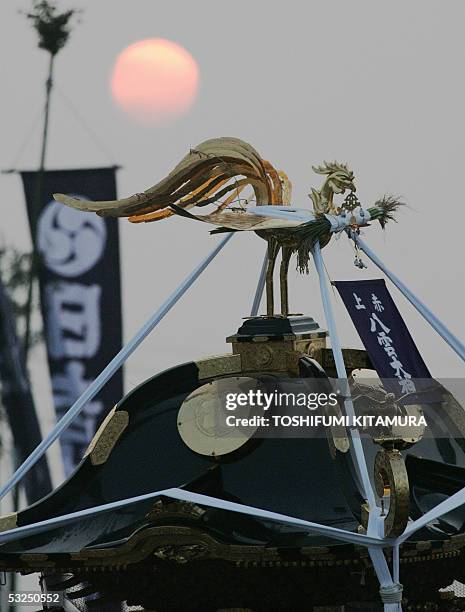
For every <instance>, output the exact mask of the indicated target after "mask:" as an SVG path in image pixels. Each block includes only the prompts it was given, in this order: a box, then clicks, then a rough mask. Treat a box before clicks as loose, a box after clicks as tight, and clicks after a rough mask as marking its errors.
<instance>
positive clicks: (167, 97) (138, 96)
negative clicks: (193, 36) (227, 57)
mask: <svg viewBox="0 0 465 612" xmlns="http://www.w3.org/2000/svg"><path fill="white" fill-rule="evenodd" d="M198 82H199V69H198V66H197V63H196V61H195V60H194V58H193V57H192V55H191V54H190V53H189V52H188V51H186V49H184V48H183V47H181V46H180V45H178V44H176V43H174V42H172V41H170V40H164V39H163V38H149V39H146V40H141V41H139V42H136V43H134V44H132V45H129V47H126V49H124V50H123V51H122V52H121V53H120V54H119V55H118V58H117V60H116V62H115V66H114V68H113V73H112V76H111V91H112V94H113V98H114V99H115V101H116V103H117V104H118V106H120V107H121V108H122V109H123V110H124V111H126V112H127V113H128V114H129V115H130V116H131V117H132V118H133V119H135V120H137V121H139V122H141V123H151V124H155V125H160V124H163V123H167V122H169V121H171V120H173V119H174V118H176V117H180V116H181V115H184V114H185V113H186V112H187V111H188V110H189V108H190V107H191V106H192V104H193V102H194V100H195V97H196V95H197V89H198Z"/></svg>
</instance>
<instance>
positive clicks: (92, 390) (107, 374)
mask: <svg viewBox="0 0 465 612" xmlns="http://www.w3.org/2000/svg"><path fill="white" fill-rule="evenodd" d="M232 236H233V234H232V233H231V234H227V235H226V236H225V237H224V238H223V240H221V242H219V243H218V244H217V245H216V247H215V248H214V249H213V251H211V253H210V254H209V255H207V257H205V259H203V260H202V261H201V262H200V264H199V265H198V266H197V267H196V268H194V270H193V271H192V272H191V273H190V274H189V276H188V277H187V278H186V279H185V280H184V281H183V282H182V283H181V284H180V285H179V287H178V288H177V289H176V290H175V291H174V292H173V293H172V294H171V295H170V296H169V297H168V299H167V300H165V302H164V303H163V304H162V305H161V306H160V308H159V309H158V310H157V311H156V312H155V313H154V314H153V315H152V316H151V317H150V319H149V320H148V321H147V322H146V323H145V325H143V326H142V328H141V329H140V330H139V331H138V332H137V334H136V335H135V336H134V337H133V338H132V339H131V340H130V341H129V342H128V343H127V344H126V346H123V348H122V349H121V350H120V351H119V353H117V354H116V355H115V356H114V357H113V359H112V360H111V361H110V363H109V364H108V365H107V366H106V367H105V368H104V369H103V370H102V371H101V372H100V374H99V375H98V376H97V378H96V379H95V380H94V381H93V382H92V383H91V384H90V385H89V386H88V387H87V389H86V390H85V391H84V393H83V394H82V395H81V396H80V397H79V398H78V399H77V400H76V401H75V402H74V404H73V405H72V406H71V408H69V410H68V411H67V412H66V413H65V415H64V416H63V417H62V418H61V419H60V420H59V421H58V423H57V424H56V425H55V427H54V428H53V429H52V431H51V432H50V433H49V434H48V435H47V436H46V437H45V438H44V439H43V440H42V442H41V443H40V444H39V445H38V446H37V447H36V448H35V449H34V450H33V451H32V453H31V454H30V455H29V457H27V459H25V460H24V461H23V463H22V464H21V465H20V466H19V468H18V469H17V470H16V472H15V473H14V474H13V475H12V476H11V478H10V479H9V480H8V482H7V483H6V484H5V485H4V486H3V487H2V488H1V489H0V499H2V498H3V497H4V496H5V495H6V494H7V493H8V492H9V491H10V490H11V489H12V488H13V487H14V486H15V485H16V484H17V483H18V482H19V481H20V480H21V479H22V478H23V476H25V475H26V474H27V473H28V471H29V470H30V469H31V468H32V466H33V465H35V464H36V463H37V461H38V460H39V459H40V458H41V457H42V455H43V454H44V453H45V452H46V451H47V449H48V448H49V446H50V445H51V444H52V443H53V442H54V441H55V440H56V439H57V438H58V436H59V435H60V434H61V433H62V432H63V431H64V430H65V429H67V428H68V427H69V425H70V424H71V423H72V422H73V421H74V419H75V418H76V417H77V416H78V415H79V414H80V412H81V411H82V410H83V408H84V407H85V405H86V404H87V402H89V401H90V400H91V399H92V398H93V397H95V396H96V395H97V393H98V392H99V391H100V389H101V388H102V387H103V386H104V385H105V384H106V383H107V382H108V380H109V379H110V378H111V377H112V376H113V374H114V373H115V372H116V371H117V370H118V369H119V368H120V367H121V366H122V365H123V363H124V362H125V361H126V359H127V358H128V357H129V356H130V355H131V354H132V353H133V352H134V351H135V350H136V348H137V347H138V346H139V344H141V342H142V341H143V340H144V339H145V338H146V337H147V336H148V335H149V334H150V332H151V331H152V330H153V329H154V328H155V327H156V326H157V325H158V323H160V321H161V320H162V319H163V318H164V316H165V315H166V314H167V313H168V312H169V311H170V310H171V308H173V306H174V305H175V304H176V302H177V301H178V300H179V299H180V298H181V297H182V296H183V295H184V294H185V293H186V291H187V290H188V289H189V287H190V286H191V285H192V284H193V283H194V282H195V280H196V279H197V278H198V277H199V276H200V274H201V273H202V272H203V271H204V270H205V268H206V267H207V266H208V265H209V264H210V263H211V261H212V260H213V259H214V258H215V257H216V256H217V255H218V253H219V252H220V251H221V249H222V248H223V247H224V246H225V245H226V243H227V242H228V241H229V240H230V239H231V238H232Z"/></svg>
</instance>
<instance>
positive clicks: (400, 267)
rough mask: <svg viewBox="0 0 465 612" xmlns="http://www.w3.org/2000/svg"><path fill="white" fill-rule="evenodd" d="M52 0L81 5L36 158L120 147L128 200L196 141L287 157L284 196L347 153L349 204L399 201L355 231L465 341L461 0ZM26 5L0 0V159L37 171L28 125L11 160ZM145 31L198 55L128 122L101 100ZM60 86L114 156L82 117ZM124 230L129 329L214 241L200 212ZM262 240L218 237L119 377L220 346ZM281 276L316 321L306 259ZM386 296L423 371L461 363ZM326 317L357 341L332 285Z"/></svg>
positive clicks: (34, 100)
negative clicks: (174, 106) (301, 269)
mask: <svg viewBox="0 0 465 612" xmlns="http://www.w3.org/2000/svg"><path fill="white" fill-rule="evenodd" d="M59 4H60V6H62V7H63V8H68V7H69V6H76V7H81V8H83V9H84V13H83V16H82V23H81V24H79V25H78V26H76V29H75V32H74V33H73V35H72V38H71V40H70V42H69V44H68V46H67V47H66V49H65V50H64V51H63V52H62V53H61V54H60V55H59V56H58V59H57V63H56V85H57V91H56V92H55V95H54V98H53V105H52V118H51V135H50V149H49V155H48V166H49V167H50V168H63V167H66V168H68V167H79V166H81V167H82V166H86V167H88V166H91V165H94V164H95V165H106V164H108V163H112V162H113V161H116V162H118V163H120V164H121V165H122V166H123V169H122V170H121V171H120V172H119V173H118V187H119V194H120V195H121V196H125V195H129V194H131V193H134V192H136V191H142V190H144V189H146V188H147V187H149V186H150V185H152V184H154V183H155V182H157V181H158V180H159V179H160V178H162V177H163V176H164V175H165V174H166V173H167V172H168V171H169V170H170V169H171V168H172V167H173V166H174V165H175V164H176V163H177V162H178V160H179V159H180V158H181V157H182V156H183V155H184V154H185V153H186V152H187V151H188V149H189V148H190V147H192V146H194V145H196V144H198V143H199V142H201V141H202V140H204V139H206V138H211V137H215V136H226V135H228V136H237V137H239V138H243V139H244V140H246V141H248V142H250V143H251V144H253V145H254V146H255V147H256V148H257V149H258V151H259V152H260V153H261V154H262V155H263V157H265V158H266V159H269V160H270V161H271V162H272V163H273V164H274V165H275V166H276V167H278V168H283V169H284V170H286V172H287V173H288V174H289V177H290V179H291V180H292V182H293V184H294V204H295V205H296V206H299V207H309V206H310V205H311V202H310V200H309V199H308V197H307V194H308V192H309V191H310V187H311V186H315V187H318V186H319V185H320V183H321V178H320V177H319V176H317V175H315V174H314V173H313V172H312V170H311V164H315V163H319V162H321V161H322V160H324V159H337V160H340V161H347V162H348V163H349V164H350V166H351V167H352V168H353V170H354V172H355V174H356V177H357V186H358V196H359V198H360V200H361V201H362V203H363V204H365V205H371V204H372V203H373V202H374V201H375V199H377V198H378V197H379V196H381V195H383V194H384V193H393V194H396V195H401V196H403V198H404V199H405V201H406V202H408V203H409V204H410V206H411V208H409V209H407V210H405V211H403V212H402V213H401V214H400V215H399V223H398V224H397V225H395V224H393V225H390V226H388V228H387V231H386V232H385V233H384V234H383V232H382V231H381V230H380V229H379V228H378V227H375V226H373V227H370V228H369V231H367V233H366V240H367V242H368V243H369V244H370V245H371V246H372V247H373V248H374V249H375V250H376V251H377V253H378V254H379V255H380V256H381V257H382V258H383V259H384V261H385V262H386V263H387V264H388V265H389V266H390V267H391V268H392V269H393V270H394V271H396V272H397V273H398V274H399V275H400V277H401V278H402V279H403V280H404V281H405V282H406V283H407V284H408V285H409V286H410V287H411V288H412V289H413V290H414V291H415V292H416V293H417V294H418V295H419V296H420V297H421V298H422V299H423V300H424V301H425V302H426V303H427V304H428V305H429V306H430V308H431V309H432V310H433V311H434V312H435V313H436V314H437V315H438V316H439V317H440V318H442V319H443V320H445V321H446V322H447V324H448V325H449V327H450V328H451V330H452V331H453V332H455V333H456V334H457V335H458V336H459V337H461V338H462V339H463V338H464V337H465V331H464V326H463V314H464V305H465V298H464V290H463V289H464V244H463V217H464V210H465V209H464V201H463V200H464V196H463V193H464V185H463V181H464V176H465V174H464V127H465V113H464V101H465V99H464V98H465V96H464V93H465V86H464V74H465V71H464V59H465V58H464V55H465V53H464V51H465V43H464V38H463V24H464V22H465V4H464V3H463V2H462V1H461V0H456V1H453V0H449V1H448V2H440V1H439V0H437V1H435V2H431V1H429V0H428V1H425V0H421V1H420V0H415V1H412V0H411V1H409V2H406V1H405V0H403V1H398V0H396V1H393V0H391V1H390V2H374V1H372V0H365V1H351V2H347V1H342V0H341V1H332V2H303V1H300V0H299V1H297V0H294V1H288V2H286V3H282V2H279V3H278V2H271V1H267V2H265V1H254V2H251V1H250V0H249V1H247V2H245V1H243V0H236V1H235V2H229V3H227V2H206V1H201V0H197V1H196V2H179V1H177V0H171V1H170V2H154V1H153V0H136V1H132V2H129V1H123V0H121V1H118V2H114V1H111V0H99V1H98V2H86V1H84V0H75V2H74V3H73V4H72V5H70V4H69V3H68V2H60V3H59ZM27 6H28V3H27V2H19V1H9V2H8V1H6V2H2V4H1V8H0V13H1V14H0V22H1V23H2V26H3V28H2V36H1V37H0V57H1V58H2V59H1V64H0V65H1V81H0V82H1V84H2V96H1V105H2V112H1V115H0V116H1V119H0V121H1V125H0V130H1V135H2V142H1V157H0V166H1V167H10V166H11V164H12V163H14V164H15V165H16V167H19V168H34V167H36V165H37V161H38V154H39V135H40V129H39V125H37V127H36V131H35V132H34V134H33V137H32V139H31V140H30V141H29V142H28V144H27V146H26V147H25V149H24V151H23V154H22V156H21V158H20V159H19V160H16V159H15V156H16V154H17V153H18V150H19V149H20V147H21V143H22V142H23V140H24V138H25V137H26V135H27V134H28V133H29V131H30V126H31V124H32V123H33V122H34V118H35V117H36V116H37V114H38V113H40V109H41V105H42V103H43V80H44V77H45V73H46V65H47V57H46V54H45V53H44V52H41V51H38V50H37V48H36V38H35V33H34V32H33V31H32V30H31V28H30V26H29V24H28V23H26V21H25V19H24V18H23V17H22V16H20V15H19V14H18V10H19V9H20V8H21V7H27ZM149 37H163V38H167V39H171V40H173V41H175V42H178V43H179V44H181V45H182V46H184V47H185V48H186V49H187V50H188V51H189V52H190V53H191V54H192V55H193V56H194V58H195V59H196V61H197V62H198V65H199V69H200V90H199V95H198V99H197V101H196V103H195V105H194V107H193V108H192V110H191V112H190V113H189V114H187V115H186V116H185V117H183V118H182V119H181V120H178V121H177V122H175V123H172V124H170V125H168V126H165V127H163V128H159V127H158V128H148V127H147V128H144V127H141V126H140V125H138V124H136V123H133V122H132V121H131V120H130V119H129V118H127V117H126V116H125V115H123V114H122V112H121V111H120V110H118V109H117V108H116V107H115V106H114V104H113V102H112V100H111V97H110V92H109V76H110V72H111V68H112V65H113V62H114V60H115V58H116V56H117V54H118V53H119V52H120V51H121V50H122V49H123V48H124V47H125V46H127V45H128V44H130V43H132V42H135V41H137V40H140V39H142V38H149ZM66 99H70V100H72V104H73V105H74V107H76V108H77V109H78V112H79V114H80V115H81V116H82V117H83V118H84V120H85V122H86V123H87V124H88V125H89V126H90V127H91V129H92V131H93V132H94V133H96V134H97V137H98V139H99V140H100V141H101V142H102V143H104V146H105V148H106V149H108V151H109V152H110V153H111V155H110V158H109V157H108V156H107V155H106V154H105V153H104V152H102V151H101V150H100V148H99V147H97V146H96V145H95V143H94V142H93V141H92V139H91V138H89V136H88V135H87V134H86V132H85V130H83V128H82V125H81V124H80V123H79V122H78V121H77V120H76V118H75V116H74V115H73V113H72V112H71V111H70V109H69V107H68V106H67V103H66V102H65V100H66ZM0 189H1V193H2V221H1V224H2V227H1V237H2V240H3V241H5V242H7V243H8V244H15V245H18V246H21V247H26V246H27V245H28V244H29V237H28V229H27V224H26V216H25V206H24V198H23V194H22V190H21V186H20V180H19V177H17V176H0ZM120 228H121V241H122V275H123V277H122V278H123V289H124V293H123V299H124V333H125V337H126V338H127V339H128V338H129V337H130V336H131V335H132V334H133V333H134V332H135V331H136V330H137V328H138V327H139V326H140V325H141V324H142V323H143V322H144V321H145V320H146V319H147V318H148V316H149V315H150V314H151V313H152V311H153V310H154V309H155V308H156V307H158V305H159V304H160V303H161V302H162V301H163V300H164V299H165V297H166V296H167V294H168V293H169V292H170V291H172V290H173V289H174V288H175V287H176V285H177V284H178V283H179V282H180V281H181V280H182V279H183V278H184V276H185V275H187V274H188V273H189V272H190V270H191V269H192V268H193V266H194V265H195V264H196V263H197V262H198V261H199V260H200V259H201V258H203V257H204V256H205V254H206V253H207V252H208V251H210V250H211V249H212V247H213V245H214V244H215V242H216V241H217V240H218V238H217V237H211V236H210V235H209V233H208V231H209V228H208V227H207V226H205V225H203V224H195V223H193V222H190V221H189V220H186V219H170V220H168V221H164V222H161V223H153V224H146V225H137V226H134V225H130V224H129V223H127V222H126V221H125V220H122V221H121V222H120ZM264 249H265V242H264V241H262V240H260V239H259V238H258V237H256V236H255V235H253V234H251V235H239V236H236V237H235V238H234V239H233V240H232V241H231V243H230V244H229V245H228V246H227V248H226V249H225V250H224V251H223V253H222V254H221V255H220V256H219V257H218V258H217V259H216V260H215V262H214V264H213V265H212V266H211V267H210V268H209V269H208V270H207V272H206V273H205V274H204V275H203V276H202V277H201V279H200V280H199V282H198V283H197V284H196V286H195V287H194V288H193V289H192V290H191V291H190V292H189V293H188V294H187V295H186V296H185V297H184V298H183V299H182V301H181V303H180V304H178V305H177V306H176V309H175V310H174V311H173V312H171V313H170V314H169V315H168V316H167V317H166V319H165V320H164V322H163V323H162V324H161V325H160V326H159V328H158V329H157V330H156V332H155V333H154V334H153V335H152V337H151V338H150V339H149V340H147V341H146V343H145V344H144V345H143V346H142V347H141V348H140V349H139V350H138V352H137V353H136V355H134V356H133V358H132V359H131V361H130V363H129V364H128V367H127V370H126V388H127V389H128V390H129V389H130V388H132V387H133V386H134V385H135V384H137V383H138V382H140V381H141V380H143V379H144V378H147V377H148V376H150V375H152V374H154V373H156V372H157V371H159V370H161V369H163V368H165V367H168V366H171V365H174V364H176V363H179V362H182V361H187V360H190V359H193V358H196V357H199V356H202V355H208V354H217V353H222V352H226V351H228V350H229V348H228V347H227V346H226V344H225V342H224V338H225V337H226V335H228V334H230V333H232V332H234V331H235V330H236V328H237V327H238V325H239V324H240V323H241V317H243V316H247V315H248V314H249V311H250V306H251V302H252V297H253V291H254V288H255V284H256V280H257V276H258V271H259V268H260V264H261V260H262V256H263V253H264ZM324 255H325V259H326V264H327V268H328V272H329V274H330V276H331V277H332V278H333V279H349V278H368V277H370V276H372V277H379V276H380V274H379V273H378V272H377V271H376V269H374V268H373V266H371V265H370V266H369V270H368V271H364V272H361V271H359V270H358V269H357V268H355V267H354V266H353V259H354V255H353V251H352V249H351V247H349V245H348V242H347V240H346V239H345V238H344V237H342V238H341V239H340V240H339V241H338V242H336V241H334V240H333V241H332V243H331V245H330V246H329V247H328V248H327V249H325V250H324ZM292 268H293V269H294V266H293V265H292ZM291 276H292V278H291V307H292V309H293V311H295V312H304V313H306V314H309V315H312V316H314V317H315V318H316V319H317V320H318V321H319V322H320V323H321V324H322V325H324V318H323V314H322V307H321V302H320V297H319V293H318V286H317V282H316V274H315V272H314V271H313V270H312V271H311V274H310V275H309V276H308V277H306V276H303V277H301V276H299V275H298V274H297V273H296V272H294V271H292V274H291ZM393 293H394V296H395V299H396V300H397V303H398V305H399V308H400V310H401V312H402V313H403V315H404V316H405V319H406V321H407V323H408V325H409V327H410V329H411V332H412V334H413V336H414V339H415V340H416V342H417V344H418V346H419V348H420V350H421V352H422V353H423V356H424V358H425V361H426V362H427V364H428V365H429V367H430V369H431V370H432V372H433V373H434V374H436V375H438V376H443V377H451V376H461V375H463V372H464V368H463V364H462V363H461V362H460V360H459V359H458V358H457V357H456V356H455V354H454V353H453V352H452V351H451V350H450V349H449V348H448V347H447V346H446V345H445V344H444V343H443V342H442V341H441V340H440V339H439V337H438V336H437V335H436V334H435V333H434V332H433V331H430V329H429V328H428V326H427V324H426V323H425V322H424V321H423V320H422V319H421V318H420V317H419V315H417V314H416V312H415V311H414V310H413V309H412V308H411V307H410V305H409V304H408V303H406V301H405V300H404V299H403V298H402V297H401V296H400V295H399V294H398V293H397V292H396V291H395V290H394V289H393ZM263 306H264V304H263ZM262 310H263V308H262ZM336 314H337V317H338V321H339V326H340V335H341V338H342V340H343V343H344V344H345V345H352V346H360V341H359V340H358V337H357V335H356V332H355V330H354V328H353V326H352V323H351V322H350V321H349V318H348V315H347V314H346V313H345V311H344V309H343V306H342V305H341V303H340V300H339V299H336ZM108 316H111V313H108ZM42 358H43V353H42V352H41V351H40V350H37V351H35V353H34V354H33V359H34V363H33V366H34V367H33V371H34V377H35V381H36V389H38V390H39V394H40V401H41V406H43V410H47V409H49V408H50V397H49V395H48V394H49V388H48V382H46V381H47V376H46V375H43V370H42V369H41V368H42V367H43V359H42ZM41 373H42V374H41ZM49 414H50V419H51V418H52V413H51V412H49Z"/></svg>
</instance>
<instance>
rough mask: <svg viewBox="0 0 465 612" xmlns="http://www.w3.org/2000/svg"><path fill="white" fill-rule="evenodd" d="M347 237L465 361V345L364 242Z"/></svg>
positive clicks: (353, 236)
mask: <svg viewBox="0 0 465 612" xmlns="http://www.w3.org/2000/svg"><path fill="white" fill-rule="evenodd" d="M349 236H350V237H351V238H352V240H353V241H354V242H355V244H356V245H357V246H358V247H359V249H361V250H362V251H363V252H364V253H365V254H366V255H367V256H368V257H369V258H370V259H371V261H372V262H373V263H374V264H375V265H376V266H378V268H379V269H380V270H381V271H382V272H384V274H386V276H387V277H388V278H389V279H390V280H391V282H392V283H394V285H395V286H396V287H397V288H398V289H399V291H400V292H401V293H402V294H403V295H404V296H405V297H406V298H407V300H408V301H409V302H410V303H411V304H412V306H414V307H415V308H416V309H417V310H418V312H419V313H420V314H421V316H422V317H423V318H424V319H426V321H428V323H429V324H430V325H431V327H432V328H433V329H434V330H435V331H436V332H437V333H438V334H439V335H440V336H441V338H442V339H443V340H444V341H445V342H447V344H448V345H449V346H450V347H451V349H453V350H454V351H455V352H456V353H457V355H458V356H459V357H460V358H461V359H462V361H465V344H463V342H461V340H459V339H458V338H457V336H454V334H453V333H452V332H451V331H450V330H449V329H448V328H447V327H446V326H445V325H444V323H443V322H442V321H440V320H439V319H438V318H437V316H436V315H435V314H433V313H432V312H431V310H430V309H429V308H428V307H427V306H426V305H425V304H423V302H422V301H421V300H420V299H418V298H417V296H416V295H415V294H414V293H413V292H412V291H410V289H409V288H408V287H407V285H405V284H404V283H403V282H402V281H401V280H400V278H398V277H397V276H396V275H395V274H394V273H393V272H391V270H389V268H387V267H386V266H385V265H384V264H383V262H382V261H381V260H380V258H379V257H378V256H377V255H376V254H375V253H374V252H373V251H372V250H371V249H370V248H369V247H368V246H367V245H366V244H365V243H364V241H363V240H362V239H361V238H360V237H359V236H358V235H357V234H356V233H355V232H353V231H351V232H349Z"/></svg>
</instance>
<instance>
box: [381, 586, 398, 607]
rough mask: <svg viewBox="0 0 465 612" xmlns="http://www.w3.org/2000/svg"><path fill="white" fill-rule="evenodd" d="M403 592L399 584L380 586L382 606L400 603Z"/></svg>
mask: <svg viewBox="0 0 465 612" xmlns="http://www.w3.org/2000/svg"><path fill="white" fill-rule="evenodd" d="M403 590H404V587H403V586H402V585H401V584H399V583H396V584H389V585H387V586H382V587H380V589H379V594H380V596H381V601H382V602H383V604H395V603H401V602H402V591H403Z"/></svg>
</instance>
